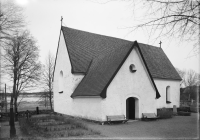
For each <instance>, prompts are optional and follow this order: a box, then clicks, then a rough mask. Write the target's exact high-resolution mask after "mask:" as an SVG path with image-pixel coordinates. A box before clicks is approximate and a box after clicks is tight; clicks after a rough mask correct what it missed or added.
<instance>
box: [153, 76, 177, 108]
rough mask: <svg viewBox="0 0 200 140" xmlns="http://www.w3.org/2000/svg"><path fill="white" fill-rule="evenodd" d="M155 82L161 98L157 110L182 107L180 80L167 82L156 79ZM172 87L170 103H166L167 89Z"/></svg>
mask: <svg viewBox="0 0 200 140" xmlns="http://www.w3.org/2000/svg"><path fill="white" fill-rule="evenodd" d="M154 82H155V84H156V86H157V88H158V91H159V93H160V95H161V97H160V98H159V99H158V100H157V108H163V107H165V108H173V105H176V107H179V106H180V81H178V80H167V79H157V78H154ZM167 86H170V91H169V92H170V101H171V103H166V87H167Z"/></svg>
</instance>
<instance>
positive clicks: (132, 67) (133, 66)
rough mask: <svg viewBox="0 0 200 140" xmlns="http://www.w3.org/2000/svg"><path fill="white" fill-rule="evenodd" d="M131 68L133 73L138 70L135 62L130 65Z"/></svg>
mask: <svg viewBox="0 0 200 140" xmlns="http://www.w3.org/2000/svg"><path fill="white" fill-rule="evenodd" d="M129 69H130V71H131V72H132V73H133V72H136V67H135V65H134V64H131V65H130V66H129Z"/></svg>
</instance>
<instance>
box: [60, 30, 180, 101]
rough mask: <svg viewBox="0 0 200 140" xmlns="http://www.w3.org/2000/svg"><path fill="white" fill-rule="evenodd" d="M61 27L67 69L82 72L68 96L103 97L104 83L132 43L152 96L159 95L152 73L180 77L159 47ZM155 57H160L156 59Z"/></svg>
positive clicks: (105, 86)
mask: <svg viewBox="0 0 200 140" xmlns="http://www.w3.org/2000/svg"><path fill="white" fill-rule="evenodd" d="M61 31H62V32H63V36H64V40H65V43H66V50H67V51H68V54H69V58H70V63H71V73H72V74H77V73H81V74H83V75H84V78H83V79H82V81H81V82H80V83H79V84H78V86H77V87H76V88H75V90H74V91H73V93H72V95H71V97H72V98H74V97H77V96H100V97H102V98H106V90H107V87H108V86H109V84H110V82H111V81H112V79H113V78H114V76H115V75H116V73H117V72H118V70H119V69H120V67H121V66H122V64H123V63H124V61H125V60H126V58H127V57H128V55H129V53H130V52H131V50H132V49H133V46H136V47H137V48H138V50H139V53H140V55H141V57H142V61H143V62H144V64H145V67H146V69H147V73H148V75H149V76H150V80H151V82H152V83H153V86H154V89H155V90H156V98H159V97H160V94H159V92H158V90H157V87H156V85H155V83H154V80H153V78H154V77H156V78H168V79H173V77H174V78H175V79H177V80H178V79H179V78H180V77H178V75H177V72H176V70H175V69H174V67H173V66H172V64H171V62H170V61H169V59H168V58H167V57H166V55H165V54H164V52H163V51H162V49H161V48H158V47H153V46H149V45H145V44H141V43H137V42H136V41H135V42H131V41H127V40H123V39H118V38H113V37H108V36H104V35H98V34H94V33H89V32H85V31H80V30H76V29H70V28H68V27H63V26H62V28H61ZM57 55H58V54H57ZM157 57H158V58H159V59H161V61H158V60H156V59H157ZM162 61H164V63H163V62H162ZM157 66H159V67H157ZM168 67H169V68H170V69H169V70H168ZM162 69H165V70H162ZM155 70H156V71H157V72H155ZM167 72H169V74H167ZM156 73H158V74H156ZM171 74H172V76H171Z"/></svg>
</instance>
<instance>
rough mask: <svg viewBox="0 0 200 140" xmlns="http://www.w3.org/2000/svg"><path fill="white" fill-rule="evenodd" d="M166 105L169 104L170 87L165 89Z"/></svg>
mask: <svg viewBox="0 0 200 140" xmlns="http://www.w3.org/2000/svg"><path fill="white" fill-rule="evenodd" d="M166 103H167V104H169V103H171V100H170V86H167V87H166Z"/></svg>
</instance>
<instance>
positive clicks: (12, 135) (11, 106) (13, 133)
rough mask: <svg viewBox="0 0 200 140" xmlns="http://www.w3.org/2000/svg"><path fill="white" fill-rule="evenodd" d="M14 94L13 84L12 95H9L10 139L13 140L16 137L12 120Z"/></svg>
mask: <svg viewBox="0 0 200 140" xmlns="http://www.w3.org/2000/svg"><path fill="white" fill-rule="evenodd" d="M14 94H15V84H14V85H13V93H12V95H11V100H10V138H14V137H15V136H16V129H15V120H14V112H13V96H14Z"/></svg>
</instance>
